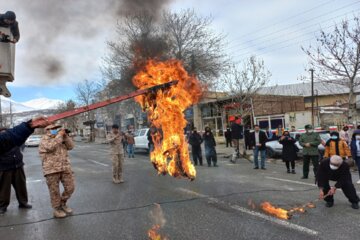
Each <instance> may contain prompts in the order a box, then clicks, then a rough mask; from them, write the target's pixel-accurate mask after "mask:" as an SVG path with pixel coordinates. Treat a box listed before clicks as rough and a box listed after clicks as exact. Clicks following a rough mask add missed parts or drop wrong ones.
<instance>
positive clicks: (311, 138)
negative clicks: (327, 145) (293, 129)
mask: <svg viewBox="0 0 360 240" xmlns="http://www.w3.org/2000/svg"><path fill="white" fill-rule="evenodd" d="M299 143H300V145H301V146H302V147H303V155H304V156H306V155H308V156H317V155H319V150H318V146H319V144H320V143H321V138H320V135H319V134H318V133H316V132H313V133H304V134H302V135H301V136H300V140H299ZM306 143H310V145H311V147H305V144H306Z"/></svg>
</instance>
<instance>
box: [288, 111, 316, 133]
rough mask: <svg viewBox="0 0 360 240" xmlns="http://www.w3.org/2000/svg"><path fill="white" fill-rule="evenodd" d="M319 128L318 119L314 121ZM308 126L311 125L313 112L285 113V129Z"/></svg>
mask: <svg viewBox="0 0 360 240" xmlns="http://www.w3.org/2000/svg"><path fill="white" fill-rule="evenodd" d="M314 122H315V126H317V125H318V124H317V118H315V120H314ZM306 124H311V111H299V112H289V113H285V127H286V128H289V129H290V127H291V126H295V127H296V129H299V128H304V127H305V125H306Z"/></svg>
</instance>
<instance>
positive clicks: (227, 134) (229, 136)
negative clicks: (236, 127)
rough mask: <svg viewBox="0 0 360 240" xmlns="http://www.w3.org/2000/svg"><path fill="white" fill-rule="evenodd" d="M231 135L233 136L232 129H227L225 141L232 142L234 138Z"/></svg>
mask: <svg viewBox="0 0 360 240" xmlns="http://www.w3.org/2000/svg"><path fill="white" fill-rule="evenodd" d="M231 135H232V134H231V129H230V128H228V129H226V132H225V139H230V140H231V138H232V136H231Z"/></svg>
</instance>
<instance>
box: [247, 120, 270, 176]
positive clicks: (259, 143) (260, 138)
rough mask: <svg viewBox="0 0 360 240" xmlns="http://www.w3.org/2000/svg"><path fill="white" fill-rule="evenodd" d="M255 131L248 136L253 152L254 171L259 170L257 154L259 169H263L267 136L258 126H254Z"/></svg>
mask: <svg viewBox="0 0 360 240" xmlns="http://www.w3.org/2000/svg"><path fill="white" fill-rule="evenodd" d="M254 127H255V131H254V132H253V133H251V134H250V146H251V148H252V149H253V150H254V165H255V166H254V169H259V153H260V157H261V166H260V167H261V169H263V170H266V168H265V158H266V145H265V144H266V142H267V136H266V134H265V132H263V131H261V130H260V127H259V125H255V126H254Z"/></svg>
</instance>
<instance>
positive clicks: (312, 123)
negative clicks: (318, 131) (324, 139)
mask: <svg viewBox="0 0 360 240" xmlns="http://www.w3.org/2000/svg"><path fill="white" fill-rule="evenodd" d="M310 72H311V125H312V126H314V69H310Z"/></svg>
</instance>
